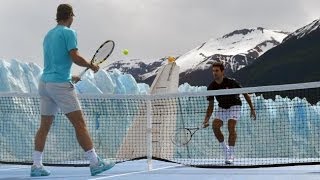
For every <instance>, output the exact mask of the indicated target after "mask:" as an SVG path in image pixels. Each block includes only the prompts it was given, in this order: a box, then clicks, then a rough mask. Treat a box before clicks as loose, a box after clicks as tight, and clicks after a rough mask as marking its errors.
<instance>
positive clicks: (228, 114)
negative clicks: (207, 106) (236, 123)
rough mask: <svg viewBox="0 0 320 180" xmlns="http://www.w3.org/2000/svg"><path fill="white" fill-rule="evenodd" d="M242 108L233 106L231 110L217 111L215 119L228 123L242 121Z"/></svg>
mask: <svg viewBox="0 0 320 180" xmlns="http://www.w3.org/2000/svg"><path fill="white" fill-rule="evenodd" d="M240 114H241V106H240V105H236V106H231V107H230V108H229V109H223V108H221V107H219V108H218V110H216V111H215V119H220V120H222V121H228V120H230V119H234V120H238V119H240Z"/></svg>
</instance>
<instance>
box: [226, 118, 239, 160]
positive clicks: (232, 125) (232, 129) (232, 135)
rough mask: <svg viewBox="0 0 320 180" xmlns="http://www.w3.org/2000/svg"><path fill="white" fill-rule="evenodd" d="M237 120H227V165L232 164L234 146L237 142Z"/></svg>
mask: <svg viewBox="0 0 320 180" xmlns="http://www.w3.org/2000/svg"><path fill="white" fill-rule="evenodd" d="M236 125H237V120H235V119H229V121H228V131H229V141H228V142H229V151H228V154H227V161H226V163H227V164H232V163H233V161H234V146H235V144H236V140H237V131H236Z"/></svg>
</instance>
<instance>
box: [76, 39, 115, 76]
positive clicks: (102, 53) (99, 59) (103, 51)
mask: <svg viewBox="0 0 320 180" xmlns="http://www.w3.org/2000/svg"><path fill="white" fill-rule="evenodd" d="M114 46H115V43H114V41H112V40H108V41H106V42H104V43H103V44H101V46H100V47H99V48H98V50H97V51H96V53H95V54H94V55H93V57H92V59H91V61H90V62H91V64H95V65H99V64H101V63H103V62H104V61H105V60H107V58H108V57H109V56H110V55H111V53H112V52H113V49H114ZM88 69H89V68H86V69H85V70H84V71H82V72H81V73H80V75H79V77H80V78H81V76H83V75H84V73H85V72H86V71H87V70H88Z"/></svg>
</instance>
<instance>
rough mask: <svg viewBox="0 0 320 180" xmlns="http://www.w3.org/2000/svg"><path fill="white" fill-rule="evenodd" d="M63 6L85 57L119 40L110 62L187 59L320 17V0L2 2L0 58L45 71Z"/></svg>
mask: <svg viewBox="0 0 320 180" xmlns="http://www.w3.org/2000/svg"><path fill="white" fill-rule="evenodd" d="M60 3H69V4H71V5H72V6H73V8H74V13H75V15H76V17H75V18H74V23H73V24H72V28H73V29H75V30H76V31H77V34H78V45H79V46H78V47H79V52H80V54H81V55H82V56H84V57H85V58H87V59H88V60H90V58H91V57H92V56H93V54H94V52H95V50H96V49H97V48H98V46H99V45H100V44H101V43H102V42H104V41H105V40H108V39H112V40H114V41H115V43H116V48H115V51H114V53H113V54H112V56H111V57H110V61H109V62H112V61H114V60H120V59H122V60H128V59H135V58H139V59H158V58H161V57H165V56H170V55H172V56H177V55H181V54H184V53H186V52H188V51H189V50H191V49H193V48H195V47H197V46H198V45H200V44H202V43H203V42H206V41H208V40H209V39H211V38H218V37H221V36H223V35H224V34H227V33H230V32H232V31H234V30H238V29H243V28H254V27H264V28H267V29H275V30H283V31H288V32H293V31H295V30H296V29H298V28H300V27H302V26H304V25H307V24H309V23H311V22H312V21H313V20H315V19H319V18H320V11H319V7H320V1H319V0H264V1H262V0H258V1H257V0H223V1H221V0H69V1H65V0H0V24H1V26H0V59H5V60H10V59H18V60H20V61H24V62H35V63H37V64H39V65H40V66H41V67H43V58H42V57H43V54H42V41H43V38H44V36H45V34H46V33H47V32H48V31H49V30H50V29H51V28H53V27H55V26H56V21H55V15H56V8H57V6H58V5H59V4H60ZM123 49H128V50H129V55H128V56H124V55H122V54H121V51H122V50H123ZM77 70H78V69H77V68H75V69H74V71H77Z"/></svg>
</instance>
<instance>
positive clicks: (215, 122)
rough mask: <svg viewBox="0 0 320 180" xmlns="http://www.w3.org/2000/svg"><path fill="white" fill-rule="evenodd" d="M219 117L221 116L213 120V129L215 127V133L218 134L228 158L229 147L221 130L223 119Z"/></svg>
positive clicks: (217, 136) (225, 155)
mask: <svg viewBox="0 0 320 180" xmlns="http://www.w3.org/2000/svg"><path fill="white" fill-rule="evenodd" d="M218 117H219V116H216V118H215V119H214V120H213V122H212V129H213V133H214V135H215V136H216V138H217V139H218V141H219V143H220V146H221V149H222V151H223V153H224V157H225V159H227V151H228V149H229V147H228V146H227V144H226V143H225V141H224V136H223V133H222V131H221V127H222V126H223V121H222V120H221V119H219V118H218Z"/></svg>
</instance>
